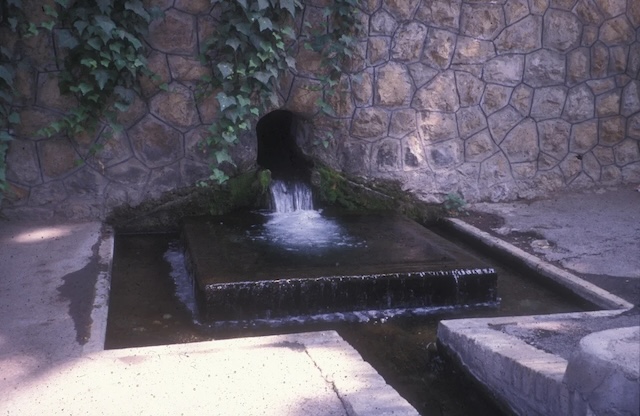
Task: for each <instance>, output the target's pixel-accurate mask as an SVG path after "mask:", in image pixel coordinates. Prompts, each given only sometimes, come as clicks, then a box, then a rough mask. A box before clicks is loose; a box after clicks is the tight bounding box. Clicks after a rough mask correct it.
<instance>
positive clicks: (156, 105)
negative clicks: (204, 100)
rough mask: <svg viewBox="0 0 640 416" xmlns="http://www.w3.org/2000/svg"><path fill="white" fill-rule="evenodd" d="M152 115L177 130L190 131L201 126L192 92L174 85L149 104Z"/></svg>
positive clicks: (157, 95) (152, 99)
mask: <svg viewBox="0 0 640 416" xmlns="http://www.w3.org/2000/svg"><path fill="white" fill-rule="evenodd" d="M149 110H150V112H151V114H153V115H155V116H156V117H158V118H159V119H160V120H163V121H165V122H166V123H168V124H169V125H171V126H172V127H175V128H177V129H188V128H190V127H194V126H195V125H197V124H200V117H199V115H198V110H197V108H196V102H195V99H194V98H193V94H192V93H191V90H190V89H189V88H187V87H185V86H184V85H182V84H178V83H172V84H170V85H169V90H168V91H162V92H160V93H158V94H156V95H155V96H154V97H153V98H151V101H150V102H149Z"/></svg>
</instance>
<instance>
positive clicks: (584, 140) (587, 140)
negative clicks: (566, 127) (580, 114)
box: [569, 120, 598, 153]
mask: <svg viewBox="0 0 640 416" xmlns="http://www.w3.org/2000/svg"><path fill="white" fill-rule="evenodd" d="M596 144H598V122H597V121H596V120H588V121H585V122H582V123H578V124H574V125H573V126H572V127H571V138H570V141H569V149H570V150H571V151H572V152H575V153H585V152H588V151H589V150H591V149H592V148H593V147H594V146H595V145H596Z"/></svg>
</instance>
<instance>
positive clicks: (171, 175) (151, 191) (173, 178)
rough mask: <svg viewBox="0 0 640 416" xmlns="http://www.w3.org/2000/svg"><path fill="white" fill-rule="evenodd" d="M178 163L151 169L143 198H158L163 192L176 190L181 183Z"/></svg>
mask: <svg viewBox="0 0 640 416" xmlns="http://www.w3.org/2000/svg"><path fill="white" fill-rule="evenodd" d="M181 176H182V175H181V170H180V163H179V162H176V163H174V164H172V165H168V166H164V167H161V168H158V169H153V170H152V171H151V175H150V176H149V181H148V182H147V186H146V187H145V192H146V195H145V198H159V197H160V196H162V194H163V193H164V192H169V191H171V190H173V189H176V188H178V187H179V186H180V184H181V183H182V177H181Z"/></svg>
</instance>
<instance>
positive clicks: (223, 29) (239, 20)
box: [200, 0, 361, 183]
mask: <svg viewBox="0 0 640 416" xmlns="http://www.w3.org/2000/svg"><path fill="white" fill-rule="evenodd" d="M358 1H359V0H334V1H333V2H332V3H331V5H330V6H327V7H326V8H325V20H326V22H325V24H324V25H323V27H322V29H321V30H322V32H321V33H317V34H313V36H312V38H311V39H308V40H307V41H306V42H305V45H306V47H308V48H310V49H313V50H315V51H317V52H320V53H322V55H323V57H324V60H325V64H326V65H328V67H329V68H330V71H329V75H328V76H327V77H324V78H322V79H321V80H322V81H323V84H324V85H325V86H334V85H335V84H336V83H337V82H338V81H337V80H338V79H339V77H340V74H341V72H342V71H343V67H344V63H345V58H348V57H351V56H352V54H353V49H354V48H355V39H356V37H355V36H356V35H357V34H358V33H359V31H360V30H361V26H360V25H359V22H358V21H357V19H356V17H355V16H356V13H355V12H356V10H357V6H358ZM216 8H217V10H216V12H215V15H216V16H218V24H217V25H216V31H215V32H214V34H213V35H212V36H211V38H210V39H209V40H208V41H207V42H206V44H205V46H204V50H203V53H202V60H203V61H204V62H206V63H208V64H209V66H210V67H211V69H212V76H211V77H206V78H203V79H202V80H201V81H202V82H201V83H200V94H201V95H203V94H211V93H213V94H216V95H215V97H216V99H217V101H218V104H219V106H220V112H219V117H218V120H216V122H214V123H213V124H212V125H211V127H210V129H209V133H210V134H209V136H208V137H207V139H206V143H205V144H206V145H207V146H208V147H209V148H210V149H211V150H212V153H213V155H214V163H212V174H211V176H210V178H209V179H210V180H212V181H214V182H218V183H222V182H224V181H226V180H227V179H228V176H227V174H226V173H225V172H224V171H223V170H222V169H221V165H222V164H223V163H229V164H231V165H233V160H232V158H231V155H230V148H231V147H232V146H234V145H235V144H236V143H237V142H238V140H239V137H240V135H241V134H243V133H244V132H246V131H248V130H249V129H250V128H251V126H252V124H253V121H255V119H257V118H258V117H260V116H261V115H262V113H263V112H264V111H265V109H266V108H268V107H269V105H271V106H277V105H278V97H277V95H276V90H277V82H278V80H279V79H281V77H282V76H283V75H284V73H285V72H286V71H289V70H292V71H295V69H296V60H295V57H294V56H293V51H294V50H295V48H294V44H295V43H296V42H297V35H296V30H295V24H296V23H295V22H296V20H297V19H296V17H297V14H298V13H299V12H301V11H302V10H303V6H302V4H301V3H300V2H299V1H298V0H257V1H248V0H229V1H224V2H217V5H216ZM318 105H319V107H320V108H321V109H322V110H323V111H327V112H329V111H330V106H328V105H327V104H326V101H324V100H323V101H321V102H319V103H318Z"/></svg>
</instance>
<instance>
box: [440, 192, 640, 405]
mask: <svg viewBox="0 0 640 416" xmlns="http://www.w3.org/2000/svg"><path fill="white" fill-rule="evenodd" d="M639 189H640V188H638V187H637V186H620V187H617V188H610V189H597V190H590V191H583V192H575V193H564V194H559V195H555V196H552V197H550V198H547V199H542V200H537V201H519V202H513V203H504V204H486V203H483V204H473V205H471V206H470V207H469V210H470V213H469V215H462V216H460V217H459V218H457V219H450V220H449V225H450V226H451V227H452V229H454V230H457V231H459V232H461V233H463V234H464V235H466V236H467V238H469V239H471V240H473V241H475V242H476V243H477V244H479V245H482V246H485V247H487V248H488V249H490V250H493V251H494V252H496V253H497V254H498V255H501V256H504V257H505V258H508V259H510V260H512V261H515V262H516V263H517V264H519V265H521V266H522V267H527V268H530V269H532V270H535V271H536V272H538V273H539V274H541V275H543V276H546V277H548V278H550V279H552V280H555V281H556V282H558V283H560V284H561V285H563V286H565V287H567V288H570V289H571V290H572V291H574V292H576V293H579V294H580V295H582V296H583V297H585V298H587V299H589V300H591V301H592V302H593V303H595V304H596V305H598V306H600V307H601V308H604V309H614V310H603V311H598V312H588V313H575V314H561V315H542V316H531V317H517V318H515V317H503V318H489V319H460V320H448V321H442V322H440V327H439V329H438V339H439V341H440V342H441V343H442V345H443V346H444V347H445V348H446V350H448V352H449V353H450V354H451V355H452V356H453V357H454V359H456V360H457V361H458V362H459V364H460V365H461V366H463V367H464V368H465V369H466V370H467V372H468V373H469V374H471V375H472V376H473V377H474V378H476V379H477V380H478V381H479V382H480V383H482V384H484V385H485V386H487V387H488V388H489V390H490V391H491V392H492V394H493V395H494V397H496V398H497V399H498V400H499V401H500V402H502V403H503V404H504V405H505V407H507V408H509V409H511V410H512V411H514V412H515V413H517V414H554V415H555V414H558V415H560V414H562V415H587V414H592V415H600V414H626V415H638V414H639V413H640V348H638V345H639V343H640V308H639V306H637V305H640V290H639V287H640V192H638V190H639ZM487 214H488V215H487ZM634 305H636V306H635V307H634ZM616 309H617V310H616Z"/></svg>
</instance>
